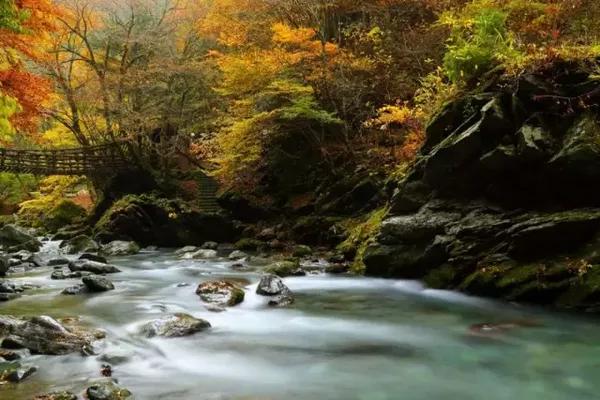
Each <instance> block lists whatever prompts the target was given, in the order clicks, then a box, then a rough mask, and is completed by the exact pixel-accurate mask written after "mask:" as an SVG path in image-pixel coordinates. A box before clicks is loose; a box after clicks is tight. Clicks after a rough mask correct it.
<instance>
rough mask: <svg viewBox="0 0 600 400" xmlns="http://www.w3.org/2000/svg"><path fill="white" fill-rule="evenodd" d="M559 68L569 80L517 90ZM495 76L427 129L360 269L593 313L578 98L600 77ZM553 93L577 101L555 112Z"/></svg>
mask: <svg viewBox="0 0 600 400" xmlns="http://www.w3.org/2000/svg"><path fill="white" fill-rule="evenodd" d="M594 63H596V61H594ZM553 68H556V70H554V69H553ZM565 69H566V70H568V71H569V76H570V80H569V82H559V81H552V84H549V85H546V86H544V85H538V86H539V87H538V86H536V89H535V92H536V95H535V97H533V96H532V94H531V91H530V90H527V88H531V82H547V81H549V80H552V79H553V78H552V76H553V74H554V73H559V72H558V71H564V70H565ZM586 71H587V72H586ZM561 73H562V72H561ZM499 82H500V83H499V84H498V85H492V86H490V87H489V88H487V89H486V90H488V92H486V93H483V94H481V93H480V94H477V95H467V96H465V97H463V98H462V99H459V100H458V101H456V102H455V103H453V104H452V105H450V106H448V107H446V108H445V109H444V111H443V112H442V113H441V114H440V115H439V116H438V117H437V118H436V119H434V121H433V122H432V123H431V124H430V126H429V128H428V130H427V141H426V144H425V146H424V147H423V149H422V150H421V154H420V156H419V158H418V161H417V162H416V163H415V164H414V165H413V166H412V167H411V168H410V169H409V170H408V171H407V173H406V176H405V178H404V180H403V181H401V182H400V183H399V186H398V188H397V190H396V193H395V195H394V197H393V199H392V201H391V204H390V210H389V213H388V215H386V216H385V218H383V220H382V222H381V224H380V227H379V228H378V229H377V230H376V231H375V232H373V233H372V234H370V235H369V236H370V239H368V240H367V242H366V243H367V246H366V248H365V249H364V252H363V254H362V256H363V257H362V259H363V260H364V264H365V272H366V273H367V274H369V275H376V276H387V277H401V278H416V279H425V281H426V282H427V283H428V284H429V285H431V286H433V287H437V288H451V289H461V290H464V291H467V292H469V293H474V294H478V295H485V296H495V297H503V298H506V299H510V300H515V301H523V302H532V303H537V304H551V305H557V306H561V307H569V308H579V309H587V310H600V279H599V278H598V277H599V276H600V275H599V271H600V252H599V251H598V250H597V249H598V245H599V244H600V186H598V185H597V182H598V181H599V180H600V113H599V112H598V110H596V109H594V108H593V107H587V106H585V104H584V103H585V102H586V101H587V99H585V98H580V97H578V96H580V95H581V93H582V92H581V90H582V88H586V90H596V89H598V88H600V84H599V83H598V82H597V81H595V80H594V79H593V77H592V76H590V74H589V70H587V69H581V68H580V67H579V66H578V65H576V64H560V65H550V66H548V67H547V68H545V69H544V71H541V72H539V73H538V72H535V71H534V72H528V73H526V74H524V75H523V76H520V77H517V78H514V80H513V81H505V80H499ZM548 88H552V89H548ZM594 88H595V89H594ZM556 93H561V96H563V97H570V96H572V97H573V98H578V99H580V100H581V102H578V103H577V104H576V105H575V106H574V107H572V108H570V109H567V108H564V107H566V106H565V103H561V102H552V101H550V99H552V98H555V97H556ZM546 101H548V103H545V102H546ZM573 104H574V103H573ZM561 108H564V109H562V110H561ZM540 111H543V112H540ZM448 124H450V125H448Z"/></svg>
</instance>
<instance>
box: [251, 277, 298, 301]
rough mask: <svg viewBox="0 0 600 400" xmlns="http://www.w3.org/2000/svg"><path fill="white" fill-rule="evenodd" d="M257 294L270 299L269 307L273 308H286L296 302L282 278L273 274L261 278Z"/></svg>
mask: <svg viewBox="0 0 600 400" xmlns="http://www.w3.org/2000/svg"><path fill="white" fill-rule="evenodd" d="M256 294H259V295H261V296H268V297H270V299H269V305H270V306H273V307H285V306H289V305H290V304H292V303H293V302H294V296H293V293H292V291H291V290H290V289H289V288H288V287H287V286H286V285H285V284H284V283H283V281H282V280H281V278H279V277H278V276H277V275H273V274H268V275H263V276H262V277H261V278H260V282H259V283H258V287H257V288H256Z"/></svg>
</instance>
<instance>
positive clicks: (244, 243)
mask: <svg viewBox="0 0 600 400" xmlns="http://www.w3.org/2000/svg"><path fill="white" fill-rule="evenodd" d="M234 246H235V248H236V249H238V250H244V251H256V250H259V249H261V248H263V247H265V242H263V241H262V240H258V239H252V238H243V239H240V240H238V241H237V242H236V243H235V245H234Z"/></svg>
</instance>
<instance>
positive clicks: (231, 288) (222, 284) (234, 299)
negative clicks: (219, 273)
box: [196, 281, 245, 307]
mask: <svg viewBox="0 0 600 400" xmlns="http://www.w3.org/2000/svg"><path fill="white" fill-rule="evenodd" d="M196 294H197V295H198V296H200V298H201V299H202V301H204V302H206V303H210V304H214V305H217V306H222V307H233V306H235V305H238V304H240V303H241V302H242V301H244V296H245V294H244V290H243V289H242V288H240V287H238V286H237V285H236V284H234V283H232V282H229V281H209V282H203V283H201V284H200V285H198V288H197V289H196Z"/></svg>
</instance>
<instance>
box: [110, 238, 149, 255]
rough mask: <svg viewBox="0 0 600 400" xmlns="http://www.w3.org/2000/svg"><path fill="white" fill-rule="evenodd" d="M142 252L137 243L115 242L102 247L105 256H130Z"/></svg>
mask: <svg viewBox="0 0 600 400" xmlns="http://www.w3.org/2000/svg"><path fill="white" fill-rule="evenodd" d="M139 252H140V246H138V244H137V243H135V242H128V241H124V240H113V241H112V242H109V243H107V244H105V245H104V246H102V248H101V249H100V253H101V254H103V255H105V256H130V255H133V254H137V253H139Z"/></svg>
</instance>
